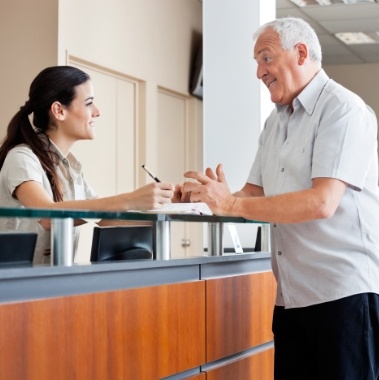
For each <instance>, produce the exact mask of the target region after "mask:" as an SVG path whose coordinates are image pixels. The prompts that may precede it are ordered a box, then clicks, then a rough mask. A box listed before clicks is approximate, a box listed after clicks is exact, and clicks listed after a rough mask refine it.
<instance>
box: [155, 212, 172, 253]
mask: <svg viewBox="0 0 379 380" xmlns="http://www.w3.org/2000/svg"><path fill="white" fill-rule="evenodd" d="M170 223H171V222H170V221H167V220H165V221H156V222H154V223H153V224H154V259H156V260H169V259H170V258H171V225H170Z"/></svg>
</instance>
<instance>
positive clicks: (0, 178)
mask: <svg viewBox="0 0 379 380" xmlns="http://www.w3.org/2000/svg"><path fill="white" fill-rule="evenodd" d="M93 100H94V96H93V87H92V83H91V80H90V77H89V76H88V74H86V73H85V72H83V71H82V70H79V69H78V68H75V67H71V66H54V67H48V68H46V69H44V70H42V71H41V72H40V73H39V74H38V75H37V77H36V78H35V79H34V80H33V82H32V84H31V86H30V90H29V99H28V100H27V101H26V102H25V104H24V105H23V106H22V107H21V108H20V109H19V111H18V112H17V113H16V114H15V115H14V116H13V118H12V120H11V121H10V123H9V125H8V129H7V134H6V137H5V139H4V140H3V143H2V145H1V147H0V207H34V208H55V209H59V208H61V209H84V210H104V211H127V210H130V209H133V210H148V209H155V208H160V207H162V206H163V204H164V203H169V202H171V198H172V197H173V195H174V186H173V185H172V184H167V183H162V182H159V183H158V182H154V183H151V184H148V185H146V186H143V187H141V188H139V189H137V190H135V191H133V192H130V193H123V194H118V195H115V196H111V197H106V198H97V197H96V194H95V192H94V191H93V190H92V188H91V187H90V186H89V185H88V183H87V181H86V180H85V177H84V176H83V173H82V171H81V165H80V163H79V161H78V160H77V159H76V158H75V157H74V155H73V154H72V153H70V149H71V147H72V145H73V144H74V143H75V142H76V141H79V140H88V139H90V140H91V139H93V138H94V126H95V120H96V119H97V118H98V117H99V116H100V111H99V109H98V108H97V106H96V105H95V103H94V101H93ZM31 120H32V122H31ZM49 229H50V223H49V221H47V220H40V221H37V220H35V219H30V218H23V219H20V218H0V231H16V230H17V231H29V232H37V233H38V239H37V245H36V250H35V255H34V260H33V262H34V263H43V262H44V261H46V260H45V259H46V258H47V256H48V255H49V252H50V232H49ZM48 260H49V259H48Z"/></svg>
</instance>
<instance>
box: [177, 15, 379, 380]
mask: <svg viewBox="0 0 379 380" xmlns="http://www.w3.org/2000/svg"><path fill="white" fill-rule="evenodd" d="M254 37H255V47H254V57H255V60H256V61H257V76H258V78H259V79H260V80H262V82H263V83H264V84H265V85H266V86H267V88H268V89H269V91H270V94H271V100H272V102H273V103H275V105H276V107H275V109H274V110H273V111H272V113H271V114H270V116H269V117H268V119H267V120H266V123H265V126H264V130H263V131H262V134H261V137H260V140H259V149H258V152H257V155H256V159H255V161H254V164H253V166H252V168H251V171H250V174H249V177H248V179H247V182H246V184H245V186H244V187H243V188H242V189H241V190H240V191H238V192H237V193H234V194H231V192H230V190H229V188H228V186H227V183H226V179H225V175H224V173H223V170H222V166H221V165H218V166H217V168H216V171H215V172H213V170H211V169H209V168H208V169H207V170H206V172H205V174H202V173H199V172H194V171H189V172H187V173H185V176H186V177H187V178H191V179H195V180H197V181H188V182H186V183H185V184H184V185H183V194H190V197H191V198H190V199H191V201H193V202H198V201H202V202H206V203H207V204H208V206H209V207H210V208H211V209H212V211H213V212H214V213H215V214H218V215H230V216H240V217H244V218H247V219H256V220H262V221H267V222H270V223H271V230H272V268H273V272H274V274H275V277H276V279H277V297H276V304H275V309H274V316H273V332H274V340H275V379H277V380H281V379H283V380H297V379H299V380H308V379H318V380H337V379H338V380H342V379H346V380H347V379H349V380H350V379H351V380H377V379H378V378H379V193H378V164H377V162H378V158H377V146H376V145H377V137H376V134H377V121H376V117H375V114H374V112H373V111H372V110H371V109H370V108H369V107H368V106H367V105H366V104H365V103H364V102H363V100H362V99H360V98H359V97H358V96H357V95H356V94H354V93H352V92H351V91H349V90H347V89H346V88H344V87H342V86H341V85H339V84H337V83H336V82H334V81H333V80H332V79H330V78H329V77H328V76H327V74H326V73H325V71H324V70H323V69H322V65H321V47H320V43H319V40H318V38H317V36H316V34H315V32H314V31H313V29H312V28H311V27H310V26H309V25H308V24H307V23H306V22H304V21H303V20H301V19H297V18H290V17H289V18H284V19H278V20H275V21H273V22H270V23H267V24H265V25H263V26H262V27H260V28H259V29H258V31H257V32H256V33H255V35H254Z"/></svg>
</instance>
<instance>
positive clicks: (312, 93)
mask: <svg viewBox="0 0 379 380" xmlns="http://www.w3.org/2000/svg"><path fill="white" fill-rule="evenodd" d="M328 81H329V77H328V75H327V74H326V73H325V71H324V69H321V70H319V72H318V73H317V74H316V75H315V76H314V78H313V79H312V80H311V81H310V82H309V83H308V85H307V86H306V87H305V88H304V89H303V91H301V93H300V94H299V95H298V96H297V97H296V98H295V99H294V101H293V107H294V108H296V105H297V104H299V103H300V104H301V105H302V106H303V108H304V109H305V111H306V112H308V113H309V114H310V115H311V114H312V113H313V111H314V109H315V107H316V103H317V101H318V98H319V96H320V94H321V92H322V90H323V88H324V87H325V85H326V83H327V82H328ZM276 109H277V111H278V114H279V115H280V114H284V113H285V112H284V111H285V110H288V106H283V105H279V104H277V105H276Z"/></svg>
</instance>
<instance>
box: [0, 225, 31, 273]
mask: <svg viewBox="0 0 379 380" xmlns="http://www.w3.org/2000/svg"><path fill="white" fill-rule="evenodd" d="M36 242H37V234H36V233H33V232H0V265H2V266H4V265H31V264H32V263H33V256H34V249H35V246H36Z"/></svg>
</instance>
